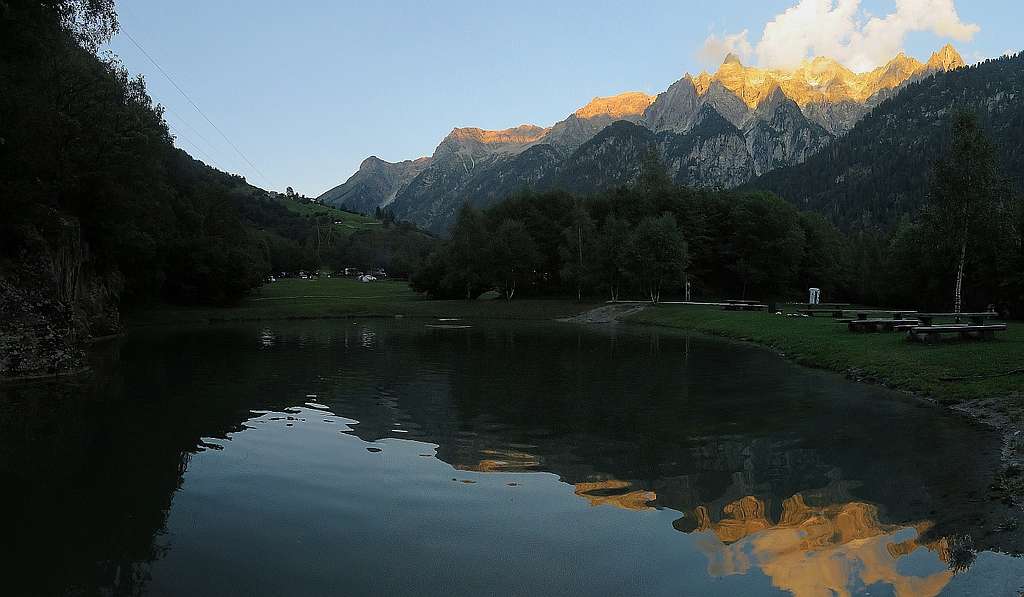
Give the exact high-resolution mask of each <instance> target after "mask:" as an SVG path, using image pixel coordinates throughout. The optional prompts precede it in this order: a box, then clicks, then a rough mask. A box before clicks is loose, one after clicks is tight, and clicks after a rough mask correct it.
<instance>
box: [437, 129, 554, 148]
mask: <svg viewBox="0 0 1024 597" xmlns="http://www.w3.org/2000/svg"><path fill="white" fill-rule="evenodd" d="M547 132H548V129H546V128H542V127H539V126H537V125H535V124H521V125H519V126H516V127H512V128H508V129H502V130H500V131H489V130H486V129H478V128H476V127H463V128H454V129H452V132H450V133H448V136H447V137H445V141H448V140H452V141H475V142H477V143H484V144H487V145H496V144H514V145H524V144H527V143H532V142H534V141H536V140H538V139H540V138H541V137H543V136H544V134H545V133H547Z"/></svg>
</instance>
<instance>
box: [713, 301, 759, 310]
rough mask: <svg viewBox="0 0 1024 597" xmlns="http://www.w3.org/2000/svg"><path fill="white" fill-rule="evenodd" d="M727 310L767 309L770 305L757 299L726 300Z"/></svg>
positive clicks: (724, 308)
mask: <svg viewBox="0 0 1024 597" xmlns="http://www.w3.org/2000/svg"><path fill="white" fill-rule="evenodd" d="M722 309H723V310H725V311H767V310H768V305H766V304H764V303H759V302H757V301H726V302H725V306H723V307H722Z"/></svg>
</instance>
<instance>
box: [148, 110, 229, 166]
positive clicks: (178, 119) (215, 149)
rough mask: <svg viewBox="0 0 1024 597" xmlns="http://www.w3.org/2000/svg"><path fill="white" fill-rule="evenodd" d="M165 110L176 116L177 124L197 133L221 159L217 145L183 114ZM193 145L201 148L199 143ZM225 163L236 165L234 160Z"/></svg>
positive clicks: (207, 155)
mask: <svg viewBox="0 0 1024 597" xmlns="http://www.w3.org/2000/svg"><path fill="white" fill-rule="evenodd" d="M164 109H165V110H167V113H168V114H170V115H171V116H174V120H175V121H176V122H179V123H181V124H183V125H185V126H187V127H188V129H189V130H190V131H192V132H193V133H195V134H196V136H198V137H199V138H200V139H201V140H202V141H203V142H205V143H206V147H207V148H208V149H209V150H210V151H212V152H215V153H217V154H218V157H220V152H219V151H217V146H216V145H214V144H213V143H211V142H210V140H209V139H207V138H206V137H205V136H204V135H203V134H202V133H201V132H199V130H198V129H197V128H196V127H194V126H192V124H191V123H189V121H188V120H186V119H185V118H184V117H182V116H181V114H178V113H177V112H175V111H174V110H172V109H171V108H170V106H164ZM192 144H193V145H195V146H196V147H197V148H198V147H199V144H198V143H192ZM204 153H205V152H204ZM206 157H210V155H209V154H206ZM225 162H230V163H231V164H232V166H233V165H234V160H225Z"/></svg>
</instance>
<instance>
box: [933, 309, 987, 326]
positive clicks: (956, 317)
mask: <svg viewBox="0 0 1024 597" xmlns="http://www.w3.org/2000/svg"><path fill="white" fill-rule="evenodd" d="M998 316H999V315H998V314H997V313H995V312H993V311H983V312H980V313H918V314H917V315H916V317H917V318H918V319H920V320H921V325H922V326H929V325H932V324H933V323H935V320H936V319H939V318H942V319H952V320H953V323H963V322H964V320H965V319H966V320H967V321H968V322H970V324H971V325H985V320H987V319H993V318H995V317H998Z"/></svg>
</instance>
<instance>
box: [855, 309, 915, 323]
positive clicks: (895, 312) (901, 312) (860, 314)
mask: <svg viewBox="0 0 1024 597" xmlns="http://www.w3.org/2000/svg"><path fill="white" fill-rule="evenodd" d="M880 313H888V314H889V315H890V316H891V317H892V319H907V316H908V315H914V316H915V317H916V316H917V315H916V314H917V311H913V310H911V309H891V310H889V309H869V310H866V311H857V319H860V320H862V321H863V320H865V319H867V318H868V317H871V316H874V317H878V316H879V314H880Z"/></svg>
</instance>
